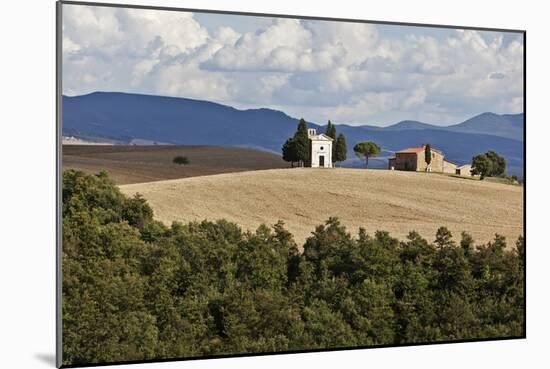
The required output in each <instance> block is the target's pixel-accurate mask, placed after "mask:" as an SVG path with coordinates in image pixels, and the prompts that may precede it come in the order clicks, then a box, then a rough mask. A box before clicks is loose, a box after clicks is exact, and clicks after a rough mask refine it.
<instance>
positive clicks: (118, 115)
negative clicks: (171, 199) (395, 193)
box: [63, 92, 523, 175]
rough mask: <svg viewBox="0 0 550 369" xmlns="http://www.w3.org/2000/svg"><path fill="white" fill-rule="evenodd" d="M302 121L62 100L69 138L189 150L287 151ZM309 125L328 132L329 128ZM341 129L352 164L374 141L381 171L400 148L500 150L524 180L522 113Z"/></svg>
mask: <svg viewBox="0 0 550 369" xmlns="http://www.w3.org/2000/svg"><path fill="white" fill-rule="evenodd" d="M499 122H500V123H499ZM296 124H297V118H293V117H290V116H288V115H286V114H285V113H283V112H281V111H277V110H272V109H266V108H262V109H248V110H238V109H235V108H232V107H230V106H225V105H221V104H217V103H212V102H208V101H202V100H193V99H185V98H173V97H163V96H151V95H139V94H126V93H110V92H96V93H92V94H89V95H82V96H75V97H67V96H64V98H63V132H64V134H65V135H74V136H78V137H82V138H109V139H114V140H118V141H120V142H126V143H128V142H130V141H132V140H133V139H140V140H146V141H149V142H162V143H172V144H183V145H187V144H195V145H199V144H204V145H227V146H248V147H254V148H259V149H263V150H266V151H272V152H276V153H280V150H281V146H282V144H283V143H284V141H285V140H286V139H287V138H288V137H290V136H291V135H292V134H293V133H294V131H295V129H296ZM500 124H502V125H503V126H502V127H501V126H500ZM309 125H310V126H311V127H314V128H317V129H318V130H319V131H321V132H323V131H324V127H323V126H319V125H316V124H313V123H309ZM337 130H338V132H343V133H344V134H345V136H346V139H347V143H348V148H349V153H348V158H350V160H349V161H348V162H347V165H360V164H361V162H359V161H354V159H355V156H354V154H353V151H352V149H353V146H354V145H355V143H357V142H359V141H364V140H373V141H376V142H377V143H379V144H380V145H381V146H382V147H383V149H384V152H383V155H382V158H381V159H379V160H374V161H373V162H372V163H373V165H374V166H379V167H385V166H387V157H388V156H389V155H391V154H392V152H393V151H397V150H400V149H403V148H406V147H411V146H417V145H420V144H422V143H427V142H429V143H431V144H432V145H433V146H434V147H437V148H440V149H442V150H443V151H444V152H445V154H446V156H447V158H448V159H449V160H452V161H455V162H457V163H466V162H470V161H471V159H472V156H474V155H476V154H478V153H480V152H485V151H487V150H495V151H497V152H499V153H501V154H503V155H504V156H505V157H506V159H507V161H508V163H509V168H510V172H513V173H515V174H518V175H521V174H522V171H523V169H522V168H523V143H522V139H523V114H517V115H502V116H501V115H496V114H492V113H485V114H481V115H479V116H477V117H474V118H472V119H469V120H467V121H465V122H463V123H460V124H457V125H454V126H451V127H437V126H432V125H429V124H426V123H422V122H416V121H403V122H400V123H397V124H395V125H393V126H390V127H386V128H381V127H374V126H349V125H337Z"/></svg>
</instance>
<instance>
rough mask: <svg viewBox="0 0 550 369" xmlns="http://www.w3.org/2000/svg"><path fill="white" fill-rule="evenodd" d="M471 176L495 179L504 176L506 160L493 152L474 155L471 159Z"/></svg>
mask: <svg viewBox="0 0 550 369" xmlns="http://www.w3.org/2000/svg"><path fill="white" fill-rule="evenodd" d="M471 172H472V174H474V175H477V174H479V175H480V178H481V179H484V178H485V177H496V176H504V175H506V159H504V158H503V157H502V156H500V155H499V154H497V153H496V152H494V151H488V152H486V153H484V154H479V155H476V156H474V157H473V158H472V170H471Z"/></svg>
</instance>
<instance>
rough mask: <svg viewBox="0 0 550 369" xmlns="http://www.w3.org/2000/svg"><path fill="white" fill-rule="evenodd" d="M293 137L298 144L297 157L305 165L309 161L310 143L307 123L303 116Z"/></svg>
mask: <svg viewBox="0 0 550 369" xmlns="http://www.w3.org/2000/svg"><path fill="white" fill-rule="evenodd" d="M293 139H294V142H295V145H296V157H297V159H298V161H299V162H300V164H301V166H302V167H303V166H304V165H305V164H306V163H309V156H310V155H309V151H310V143H309V137H308V136H307V124H306V121H305V120H304V118H301V119H300V121H299V122H298V128H297V130H296V133H295V134H294V137H293Z"/></svg>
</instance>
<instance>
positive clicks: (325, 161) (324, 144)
mask: <svg viewBox="0 0 550 369" xmlns="http://www.w3.org/2000/svg"><path fill="white" fill-rule="evenodd" d="M307 136H308V138H309V140H310V141H311V151H310V152H311V163H310V164H311V167H312V168H332V144H333V139H332V138H331V137H329V136H327V135H325V134H323V133H321V134H317V131H316V130H315V129H314V128H309V129H308V130H307Z"/></svg>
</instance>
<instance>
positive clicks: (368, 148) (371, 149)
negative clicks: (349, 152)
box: [353, 141, 382, 168]
mask: <svg viewBox="0 0 550 369" xmlns="http://www.w3.org/2000/svg"><path fill="white" fill-rule="evenodd" d="M353 151H354V152H355V155H357V157H359V158H361V157H364V158H365V166H366V167H367V168H368V166H369V157H372V156H376V155H378V154H380V151H382V149H381V148H380V146H378V145H377V144H376V143H374V142H372V141H363V142H359V143H358V144H356V145H355V146H354V147H353Z"/></svg>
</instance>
